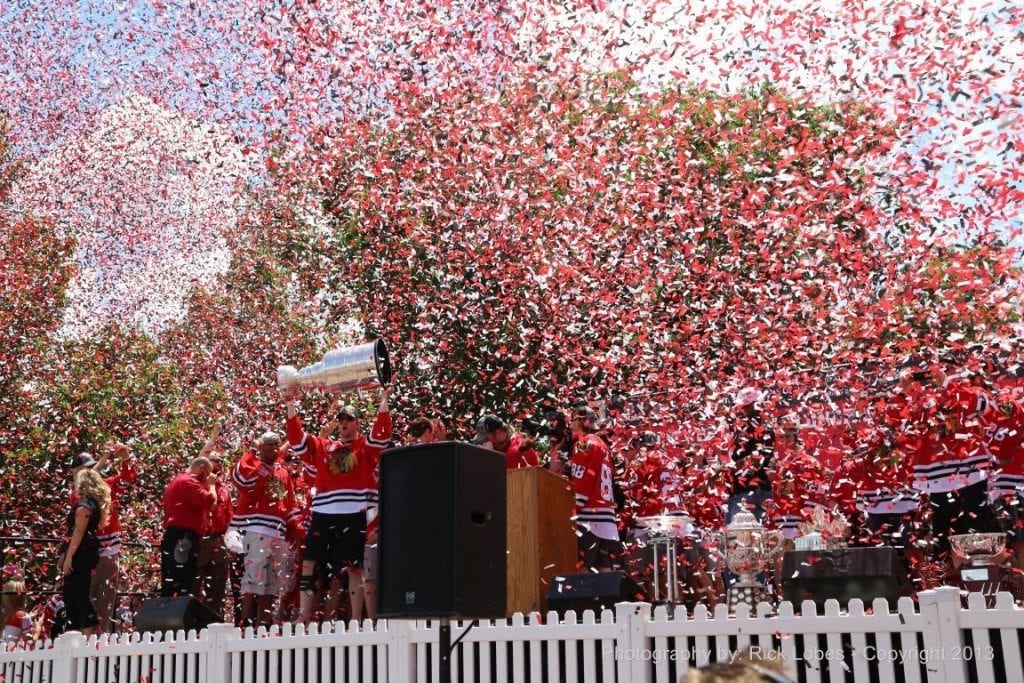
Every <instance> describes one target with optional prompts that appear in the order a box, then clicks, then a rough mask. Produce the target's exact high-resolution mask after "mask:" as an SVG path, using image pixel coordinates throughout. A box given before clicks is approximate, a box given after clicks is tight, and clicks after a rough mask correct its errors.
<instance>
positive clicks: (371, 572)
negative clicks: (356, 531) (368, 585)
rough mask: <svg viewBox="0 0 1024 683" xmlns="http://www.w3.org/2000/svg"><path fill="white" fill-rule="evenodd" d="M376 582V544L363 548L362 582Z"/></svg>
mask: <svg viewBox="0 0 1024 683" xmlns="http://www.w3.org/2000/svg"><path fill="white" fill-rule="evenodd" d="M376 580H377V544H376V543H375V544H373V545H370V544H369V543H367V544H366V547H365V548H363V581H376Z"/></svg>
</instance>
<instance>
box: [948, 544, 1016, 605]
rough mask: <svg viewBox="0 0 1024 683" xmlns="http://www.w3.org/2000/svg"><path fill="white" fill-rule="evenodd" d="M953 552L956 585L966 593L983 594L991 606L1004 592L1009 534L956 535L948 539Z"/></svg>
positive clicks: (954, 581) (954, 582)
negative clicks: (997, 594) (1001, 592)
mask: <svg viewBox="0 0 1024 683" xmlns="http://www.w3.org/2000/svg"><path fill="white" fill-rule="evenodd" d="M949 544H950V546H951V547H952V549H953V558H952V560H953V567H954V573H953V576H952V579H953V584H954V585H957V586H959V587H960V589H961V590H963V591H966V592H967V593H982V594H984V595H985V597H986V602H989V603H990V606H992V603H993V601H994V598H995V594H996V593H998V592H999V591H1000V590H1003V581H1004V579H1005V572H1006V569H1005V567H1004V563H1005V560H1006V555H1005V553H1004V551H1005V549H1006V534H1004V533H996V534H983V533H974V534H957V535H955V536H950V537H949Z"/></svg>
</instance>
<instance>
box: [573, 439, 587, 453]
mask: <svg viewBox="0 0 1024 683" xmlns="http://www.w3.org/2000/svg"><path fill="white" fill-rule="evenodd" d="M588 450H590V444H588V443H587V442H586V441H577V442H576V452H577V453H586V452H587V451H588Z"/></svg>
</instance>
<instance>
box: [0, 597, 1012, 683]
mask: <svg viewBox="0 0 1024 683" xmlns="http://www.w3.org/2000/svg"><path fill="white" fill-rule="evenodd" d="M467 626H468V624H461V623H458V622H456V623H453V624H452V638H453V640H454V639H455V638H457V637H458V636H460V635H462V633H463V631H464V630H465V629H466V627H467ZM1022 634H1024V610H1022V609H1020V608H1018V607H1016V606H1015V604H1014V603H1013V600H1012V599H1011V597H1010V596H1009V595H1008V594H1000V595H999V596H998V600H997V602H996V605H995V606H994V607H992V608H987V607H986V606H985V602H984V598H983V597H982V596H980V595H972V596H970V599H969V601H968V606H967V607H966V608H965V607H963V606H962V605H961V599H960V594H959V592H958V591H957V590H956V589H955V588H940V589H937V590H934V591H927V592H924V593H921V594H920V596H919V603H918V604H917V605H915V604H914V603H913V602H912V601H911V600H910V599H908V598H904V599H901V600H900V601H899V604H898V605H897V606H896V609H895V610H894V611H891V610H890V609H889V605H888V604H887V603H886V602H885V601H884V600H877V601H875V603H874V604H873V605H872V608H871V609H870V610H865V609H864V606H863V605H862V603H861V601H859V600H854V601H852V602H851V603H850V604H849V606H848V609H847V610H842V611H841V610H840V608H839V605H838V604H837V603H835V602H834V601H829V602H828V603H826V606H825V609H824V613H822V614H818V613H816V611H815V609H814V605H813V603H810V602H807V603H804V605H803V606H802V613H800V614H795V613H794V609H793V606H792V605H791V604H789V603H783V604H782V605H781V606H780V607H779V608H778V610H777V611H776V612H774V613H773V612H772V608H771V607H770V606H768V605H766V604H762V605H760V606H759V607H758V609H757V610H756V612H755V613H754V614H751V613H750V611H749V610H746V609H741V610H740V612H739V613H738V614H736V615H729V614H727V613H726V612H725V610H724V609H722V608H720V609H717V610H716V611H715V612H714V613H713V614H712V613H710V612H709V611H708V610H707V609H704V608H702V607H701V608H698V609H696V610H695V611H694V612H693V613H692V614H688V613H687V612H686V611H685V610H683V609H682V608H677V609H676V610H675V612H674V613H671V614H670V613H668V612H667V611H666V610H665V609H664V608H661V607H659V608H657V609H655V610H653V611H652V609H651V606H650V605H648V604H646V603H622V604H619V605H617V606H616V608H615V610H614V612H612V611H605V612H603V613H602V614H600V615H598V616H595V615H594V614H593V613H592V612H585V613H584V614H583V615H582V619H580V620H577V619H576V616H575V615H574V614H572V613H571V612H570V613H568V614H567V615H566V617H565V618H564V619H561V620H559V618H558V616H557V615H556V614H554V613H549V614H548V615H547V617H546V618H544V619H542V618H541V616H540V615H538V614H533V615H529V616H522V615H516V617H514V618H512V619H509V620H502V621H498V622H482V623H480V624H477V625H476V626H474V627H473V628H470V629H469V631H468V632H466V634H465V638H464V639H463V640H462V641H461V642H460V643H459V644H458V645H457V646H456V648H455V651H454V653H453V663H452V681H458V682H459V683H477V682H479V683H492V682H494V683H496V682H497V681H501V682H502V683H504V682H506V681H508V682H515V683H527V682H528V683H562V682H565V681H569V682H575V681H580V682H581V683H582V682H584V681H585V682H586V683H592V682H596V681H601V682H608V683H612V682H617V683H666V682H668V681H672V682H673V683H674V682H675V681H678V680H679V677H680V675H681V674H682V673H683V672H684V671H685V670H686V668H687V667H690V666H701V665H704V664H707V663H709V662H714V661H727V660H728V659H729V658H730V657H732V656H733V653H735V652H737V651H743V650H747V649H753V650H754V651H755V653H759V654H760V656H761V657H763V658H781V660H782V661H783V662H784V664H785V665H786V667H787V669H788V670H789V672H790V674H791V675H793V676H794V677H796V678H797V679H798V680H800V681H808V682H810V683H817V682H819V681H828V682H829V683H836V682H838V681H853V682H854V683H861V682H867V681H871V680H878V681H881V682H883V683H885V682H887V681H911V682H913V681H947V682H949V683H962V682H963V681H968V680H977V681H982V682H986V681H1008V682H1013V681H1021V680H1024V664H1022V654H1024V636H1022ZM437 641H438V623H437V622H436V621H435V622H432V623H431V622H423V621H404V620H390V621H381V622H379V623H378V624H377V626H376V628H374V627H372V626H371V625H370V624H369V623H366V624H363V625H359V624H355V623H350V624H348V625H344V624H340V623H335V624H324V625H321V626H311V627H310V628H308V629H306V628H303V627H301V626H295V627H292V626H290V625H286V626H285V627H284V628H281V629H279V628H276V627H275V628H272V629H270V630H263V629H261V630H259V631H256V632H253V631H252V630H251V629H249V630H247V631H245V632H243V631H241V630H240V629H237V628H235V627H233V626H229V625H222V624H218V625H214V626H211V627H210V628H208V629H204V630H203V631H201V632H199V633H198V634H197V633H195V632H189V633H184V632H177V633H165V634H143V635H140V634H137V633H133V634H120V635H113V636H100V637H96V636H93V637H90V638H85V637H83V636H82V635H80V634H78V633H69V634H65V635H63V636H61V637H60V638H58V639H57V640H56V641H55V642H54V643H52V644H50V643H46V644H44V645H43V646H42V647H39V648H38V649H35V650H28V651H25V650H15V651H10V652H0V683H43V682H47V683H51V682H52V683H108V682H109V683H221V682H227V681H230V682H231V683H291V682H292V681H296V682H300V681H338V682H341V681H345V682H349V683H351V682H355V681H367V682H372V683H412V682H416V683H438V681H439V675H438V673H439V672H438V668H439V659H438V656H437V655H438V647H437Z"/></svg>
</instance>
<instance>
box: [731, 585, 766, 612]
mask: <svg viewBox="0 0 1024 683" xmlns="http://www.w3.org/2000/svg"><path fill="white" fill-rule="evenodd" d="M727 602H728V605H729V611H730V612H735V611H736V607H737V606H739V605H749V606H750V609H751V611H753V610H755V609H756V608H757V605H758V603H761V602H767V603H768V604H773V603H774V600H773V599H772V592H771V591H770V590H768V588H766V587H765V586H733V587H732V588H730V589H729V591H728V595H727Z"/></svg>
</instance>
